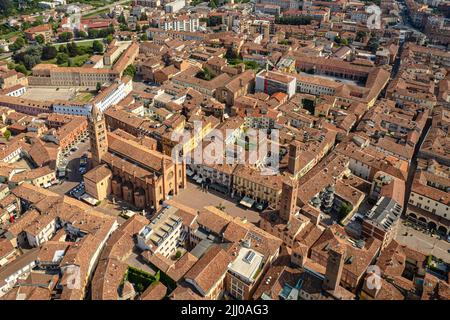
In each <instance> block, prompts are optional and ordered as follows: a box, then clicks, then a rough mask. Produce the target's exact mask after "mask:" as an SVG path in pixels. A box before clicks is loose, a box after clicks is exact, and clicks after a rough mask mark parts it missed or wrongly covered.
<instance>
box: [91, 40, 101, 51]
mask: <svg viewBox="0 0 450 320" xmlns="http://www.w3.org/2000/svg"><path fill="white" fill-rule="evenodd" d="M92 50H94V52H99V53H103V44H102V43H101V42H100V41H98V40H95V41H94V42H93V43H92Z"/></svg>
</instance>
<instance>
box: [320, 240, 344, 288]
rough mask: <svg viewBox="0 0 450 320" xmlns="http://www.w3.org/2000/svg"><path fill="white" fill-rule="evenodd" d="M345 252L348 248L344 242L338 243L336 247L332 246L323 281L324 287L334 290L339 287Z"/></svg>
mask: <svg viewBox="0 0 450 320" xmlns="http://www.w3.org/2000/svg"><path fill="white" fill-rule="evenodd" d="M345 254H346V248H345V246H344V245H343V244H338V245H337V246H336V247H335V248H330V250H329V251H328V261H327V268H326V272H325V280H324V282H323V288H324V289H325V290H331V291H334V290H336V289H337V288H338V287H339V284H340V282H341V277H342V269H343V268H344V259H345Z"/></svg>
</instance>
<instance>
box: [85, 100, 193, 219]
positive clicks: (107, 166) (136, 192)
mask: <svg viewBox="0 0 450 320" xmlns="http://www.w3.org/2000/svg"><path fill="white" fill-rule="evenodd" d="M88 124H89V135H90V141H91V154H92V164H93V169H92V170H90V171H89V172H87V173H86V174H85V177H84V180H85V186H86V192H87V193H89V194H90V195H93V194H96V195H98V194H104V195H105V196H108V195H110V194H112V195H113V196H114V198H116V199H117V198H119V199H122V200H124V201H125V202H128V203H130V204H132V205H134V206H135V207H137V208H138V209H140V210H143V209H145V210H149V211H158V210H159V209H160V207H161V205H162V204H163V201H164V200H166V199H169V198H171V197H172V196H174V195H177V194H178V192H179V190H180V189H182V188H185V187H186V165H185V163H177V162H176V161H173V159H172V158H171V157H170V156H167V155H164V154H162V153H160V152H159V151H157V150H155V149H154V148H152V147H151V146H149V145H148V144H147V143H145V142H146V139H145V138H137V137H135V136H133V135H130V134H129V133H126V132H125V131H122V130H120V129H117V130H115V131H113V132H108V130H107V127H106V123H105V119H104V116H103V114H102V113H101V112H100V111H99V110H98V109H97V108H96V107H93V109H92V111H91V114H90V116H89V117H88ZM99 189H102V190H103V192H99V191H98V190H99ZM95 190H97V191H95ZM100 198H101V197H97V200H100V201H101V200H103V199H100Z"/></svg>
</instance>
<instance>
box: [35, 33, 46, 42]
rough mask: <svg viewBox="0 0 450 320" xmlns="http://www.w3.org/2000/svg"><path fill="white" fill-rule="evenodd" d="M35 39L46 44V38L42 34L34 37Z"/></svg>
mask: <svg viewBox="0 0 450 320" xmlns="http://www.w3.org/2000/svg"><path fill="white" fill-rule="evenodd" d="M34 40H36V42H37V43H39V44H44V42H45V38H44V36H43V35H42V34H38V35H36V36H35V37H34Z"/></svg>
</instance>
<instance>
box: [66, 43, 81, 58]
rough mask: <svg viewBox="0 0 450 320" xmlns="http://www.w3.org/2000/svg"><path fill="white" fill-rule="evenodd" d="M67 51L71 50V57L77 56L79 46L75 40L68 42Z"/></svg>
mask: <svg viewBox="0 0 450 320" xmlns="http://www.w3.org/2000/svg"><path fill="white" fill-rule="evenodd" d="M67 51H68V52H69V57H76V56H77V55H78V46H77V44H76V43H75V42H72V43H68V44H67Z"/></svg>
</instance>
